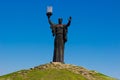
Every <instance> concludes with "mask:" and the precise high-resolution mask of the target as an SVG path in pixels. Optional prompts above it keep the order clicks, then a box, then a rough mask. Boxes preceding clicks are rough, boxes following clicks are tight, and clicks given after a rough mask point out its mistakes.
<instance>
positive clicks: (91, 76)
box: [0, 62, 116, 80]
mask: <svg viewBox="0 0 120 80" xmlns="http://www.w3.org/2000/svg"><path fill="white" fill-rule="evenodd" d="M0 80H116V79H114V78H111V77H109V76H106V75H104V74H101V73H99V72H96V71H91V70H87V69H85V68H83V67H79V66H75V65H70V64H62V63H58V62H55V63H49V64H44V65H40V66H36V67H34V68H30V69H28V70H21V71H17V72H14V73H11V74H7V75H4V76H0Z"/></svg>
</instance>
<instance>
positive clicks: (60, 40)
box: [47, 13, 72, 63]
mask: <svg viewBox="0 0 120 80" xmlns="http://www.w3.org/2000/svg"><path fill="white" fill-rule="evenodd" d="M51 15H52V13H47V16H48V22H49V24H50V28H51V29H52V34H53V36H54V37H55V39H54V56H53V62H61V63H64V46H65V42H66V41H67V32H68V26H70V23H71V19H72V18H71V17H69V20H68V23H67V24H62V18H59V19H58V24H54V23H53V22H52V21H51V20H50V17H51Z"/></svg>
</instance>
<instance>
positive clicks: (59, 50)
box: [52, 24, 66, 63]
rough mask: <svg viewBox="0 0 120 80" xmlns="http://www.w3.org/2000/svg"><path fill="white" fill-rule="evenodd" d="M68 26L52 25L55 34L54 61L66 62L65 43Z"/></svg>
mask: <svg viewBox="0 0 120 80" xmlns="http://www.w3.org/2000/svg"><path fill="white" fill-rule="evenodd" d="M65 27H66V26H64V25H59V24H58V25H55V26H52V32H53V33H54V34H55V39H54V55H53V62H62V63H64V44H65V42H66V28H65Z"/></svg>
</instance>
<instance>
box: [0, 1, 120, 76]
mask: <svg viewBox="0 0 120 80" xmlns="http://www.w3.org/2000/svg"><path fill="white" fill-rule="evenodd" d="M119 4H120V1H119V0H1V1H0V75H4V74H7V73H11V72H14V71H17V70H21V69H29V68H31V67H34V66H38V65H40V64H45V63H49V62H50V61H52V56H53V41H54V38H53V37H52V33H51V30H50V26H49V24H48V22H47V17H46V7H47V6H49V5H52V6H53V15H52V17H51V19H52V21H53V22H55V23H57V19H58V18H59V17H62V18H63V23H67V20H68V18H69V16H72V23H71V26H70V27H69V31H68V42H67V43H66V45H65V62H66V63H68V64H75V65H79V66H83V67H85V68H87V69H90V70H96V71H99V72H101V73H104V74H106V75H109V76H112V77H116V78H120V76H119V74H120V63H119V62H120V58H119V57H120V5H119Z"/></svg>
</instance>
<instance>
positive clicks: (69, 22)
mask: <svg viewBox="0 0 120 80" xmlns="http://www.w3.org/2000/svg"><path fill="white" fill-rule="evenodd" d="M71 20H72V17H71V16H70V17H69V19H68V23H67V24H66V27H68V26H70V24H71Z"/></svg>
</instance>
